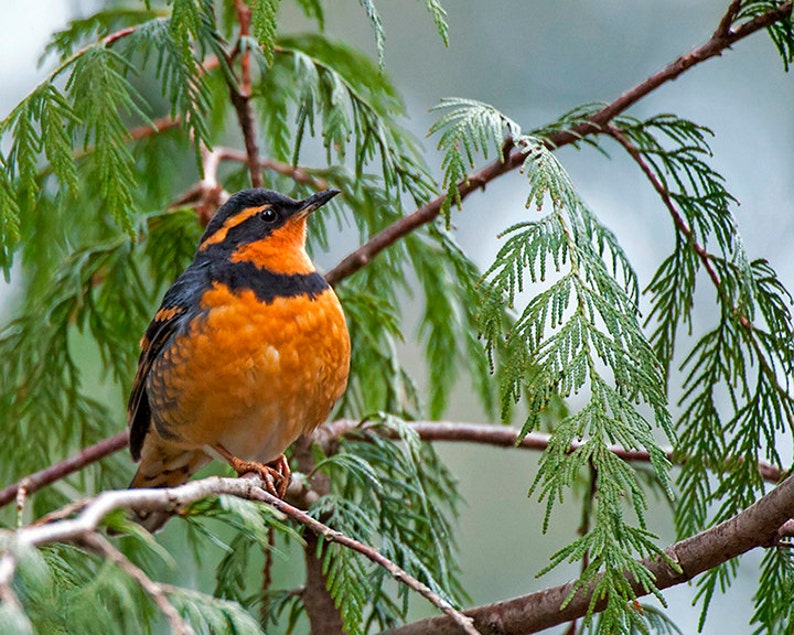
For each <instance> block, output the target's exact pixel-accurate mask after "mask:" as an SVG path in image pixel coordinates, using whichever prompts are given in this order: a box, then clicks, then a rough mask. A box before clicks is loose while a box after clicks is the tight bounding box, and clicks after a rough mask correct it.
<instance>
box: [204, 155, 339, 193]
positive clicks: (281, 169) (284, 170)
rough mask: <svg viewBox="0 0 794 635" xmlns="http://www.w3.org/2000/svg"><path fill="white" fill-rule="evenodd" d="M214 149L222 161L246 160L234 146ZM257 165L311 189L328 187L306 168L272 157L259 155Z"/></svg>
mask: <svg viewBox="0 0 794 635" xmlns="http://www.w3.org/2000/svg"><path fill="white" fill-rule="evenodd" d="M214 150H215V152H217V153H218V155H219V157H220V159H221V160H222V161H237V162H240V163H246V162H247V160H248V156H247V154H246V153H244V152H241V151H240V150H236V149H234V148H227V147H222V146H215V148H214ZM259 165H260V166H261V167H263V168H264V169H266V170H270V171H271V172H276V173H277V174H281V175H282V176H286V177H289V178H290V179H292V180H293V181H295V182H296V183H301V184H303V185H310V186H311V187H312V188H313V189H315V190H318V191H322V190H327V189H328V188H329V187H330V185H329V183H328V181H326V180H325V179H321V178H319V177H316V176H312V175H311V174H310V173H309V171H308V169H307V168H302V167H300V166H293V165H290V164H289V163H283V162H281V161H274V160H273V159H265V158H261V157H260V159H259Z"/></svg>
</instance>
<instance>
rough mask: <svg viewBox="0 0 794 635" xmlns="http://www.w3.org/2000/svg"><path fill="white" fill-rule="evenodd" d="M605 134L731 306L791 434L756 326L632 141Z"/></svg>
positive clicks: (618, 133) (791, 416) (614, 131)
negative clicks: (628, 160) (631, 163)
mask: <svg viewBox="0 0 794 635" xmlns="http://www.w3.org/2000/svg"><path fill="white" fill-rule="evenodd" d="M606 132H607V134H609V135H610V136H611V137H612V138H614V139H615V140H616V141H617V142H618V143H619V144H620V145H621V146H623V148H624V149H625V150H626V152H627V153H628V154H629V156H630V157H631V158H632V159H633V160H634V162H635V163H636V164H637V165H638V166H639V168H640V170H642V173H643V174H644V175H645V177H646V178H647V179H648V181H649V182H650V184H651V185H652V186H653V189H654V190H656V192H657V193H658V194H659V196H660V198H661V199H662V201H663V202H664V205H665V207H666V208H667V210H668V211H669V212H670V216H671V217H672V219H673V224H674V225H675V227H676V229H677V230H678V231H679V232H681V233H682V234H683V235H684V237H685V238H686V240H687V241H688V242H689V244H690V245H691V246H692V249H693V250H694V251H695V253H696V254H697V257H698V259H699V260H700V263H701V265H702V266H703V268H704V269H705V270H706V273H707V274H708V276H709V279H710V280H711V283H712V284H713V285H714V288H715V289H716V290H717V293H718V294H719V296H720V297H721V298H722V300H723V301H724V302H725V303H726V305H728V306H730V308H731V311H732V312H733V314H734V315H735V316H736V319H737V320H738V322H739V324H740V325H741V327H742V328H743V329H744V331H745V333H746V334H747V339H748V341H749V342H750V344H751V346H752V347H753V350H754V351H755V354H756V358H757V359H758V363H759V364H760V366H761V369H762V371H763V372H764V374H765V375H766V377H767V378H768V379H769V382H770V383H771V384H772V385H773V386H774V387H775V389H776V390H777V392H778V393H779V394H780V395H781V396H783V397H784V401H783V412H784V413H785V416H786V419H787V420H788V424H789V428H790V429H791V430H793V431H794V412H792V409H791V407H790V406H789V405H788V401H787V399H785V397H786V395H787V394H788V391H787V390H786V388H784V387H783V386H781V385H780V381H779V380H778V377H777V373H776V372H775V370H774V368H772V367H771V366H770V365H769V363H768V361H767V359H766V356H765V355H764V352H763V351H762V350H761V345H760V343H759V342H758V337H757V335H756V332H755V331H756V327H755V325H754V324H753V322H752V321H751V320H750V318H749V317H747V315H746V313H744V312H743V311H741V310H740V308H739V307H738V306H736V305H735V304H734V303H733V301H732V300H731V298H730V297H729V296H728V295H727V293H726V291H725V287H724V285H723V284H722V281H721V280H720V277H719V274H718V273H717V271H716V269H715V268H714V264H713V263H712V257H711V255H710V254H709V253H708V251H707V250H706V248H705V247H704V246H703V245H701V244H700V243H699V242H698V241H697V240H696V239H695V234H694V232H693V231H692V228H691V227H690V226H689V224H688V223H687V222H686V220H685V219H684V217H683V215H682V214H681V212H680V211H679V210H678V208H677V207H676V205H675V203H674V202H673V198H672V196H671V195H670V192H668V191H667V190H666V189H665V187H664V185H662V183H661V181H660V180H659V179H658V177H657V176H656V174H654V172H653V170H652V169H651V166H650V165H648V162H647V161H645V159H644V158H643V156H642V153H641V152H640V151H639V149H638V148H637V147H636V146H635V145H634V144H633V143H632V142H631V139H629V138H628V137H627V136H626V135H625V134H624V132H623V131H622V130H621V129H620V128H618V127H617V126H613V125H611V124H610V125H608V126H607V127H606Z"/></svg>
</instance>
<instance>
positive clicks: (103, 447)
mask: <svg viewBox="0 0 794 635" xmlns="http://www.w3.org/2000/svg"><path fill="white" fill-rule="evenodd" d="M128 439H129V433H128V432H127V431H124V432H119V433H118V434H116V435H114V436H112V437H110V438H107V439H103V440H102V441H100V442H98V443H95V444H94V445H90V446H88V447H87V448H85V449H83V450H80V452H78V453H77V454H75V455H73V456H70V457H69V458H67V459H64V460H63V461H59V462H58V463H56V464H55V465H51V466H49V467H46V468H44V469H43V470H39V471H38V472H34V473H33V474H30V475H28V476H26V477H24V478H22V479H20V480H19V481H17V482H16V483H13V484H11V485H9V486H8V487H6V488H4V489H3V490H0V507H3V506H5V505H8V503H10V502H11V501H13V500H14V499H15V498H16V495H17V492H18V491H19V488H20V486H22V485H23V484H24V485H25V487H26V491H27V494H28V495H30V494H33V493H34V492H37V491H39V490H40V489H41V488H42V487H46V486H47V485H50V484H52V483H54V482H55V481H59V480H61V479H62V478H65V477H67V476H69V475H70V474H73V473H74V472H77V471H78V470H81V469H83V468H84V467H85V466H87V465H91V464H92V463H96V462H97V461H99V460H100V459H104V458H105V457H106V456H110V455H111V454H113V453H115V452H118V451H119V450H121V449H123V448H126V447H127V442H128Z"/></svg>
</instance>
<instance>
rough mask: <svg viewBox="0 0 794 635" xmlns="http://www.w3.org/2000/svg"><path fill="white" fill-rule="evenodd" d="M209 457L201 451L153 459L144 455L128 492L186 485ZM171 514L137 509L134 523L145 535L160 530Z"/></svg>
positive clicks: (183, 451)
mask: <svg viewBox="0 0 794 635" xmlns="http://www.w3.org/2000/svg"><path fill="white" fill-rule="evenodd" d="M209 461H210V457H209V456H207V455H206V454H205V453H204V452H201V451H200V450H194V451H185V450H179V451H176V452H165V451H163V450H161V451H160V452H158V453H156V457H149V456H146V455H144V456H143V458H142V459H141V464H140V465H139V466H138V471H137V472H135V476H134V477H133V478H132V482H131V483H130V489H133V488H146V487H157V488H159V487H176V486H177V485H182V484H183V483H185V482H187V480H188V479H189V478H190V477H191V476H193V474H195V473H196V472H197V471H198V470H199V469H201V468H202V467H204V466H205V465H206V464H207V463H209ZM172 515H173V514H172V513H171V512H168V511H160V510H146V509H139V510H137V511H135V512H133V520H134V521H135V522H137V523H139V524H140V525H142V526H143V528H144V529H146V530H147V531H148V532H151V533H154V532H155V531H158V530H159V529H161V528H162V526H163V525H165V523H166V522H167V521H168V519H169V518H171V516H172Z"/></svg>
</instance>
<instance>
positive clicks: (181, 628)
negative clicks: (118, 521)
mask: <svg viewBox="0 0 794 635" xmlns="http://www.w3.org/2000/svg"><path fill="white" fill-rule="evenodd" d="M80 544H81V545H82V546H85V547H86V548H87V549H89V550H90V551H93V552H94V553H96V554H97V555H99V556H101V557H102V558H104V559H106V560H109V561H110V562H112V563H113V564H115V565H116V566H117V567H118V568H119V569H121V570H122V571H123V572H124V573H126V574H127V575H128V576H130V577H131V578H132V579H133V580H135V581H136V582H137V583H138V585H139V586H140V587H141V588H142V589H143V590H144V591H145V592H146V593H147V595H149V597H151V598H152V601H153V602H154V603H155V604H156V605H157V608H158V609H160V612H161V613H162V614H163V615H165V617H166V619H167V620H168V624H169V625H170V627H171V633H172V634H174V635H195V631H194V630H193V628H192V627H191V626H190V624H188V623H187V622H186V621H185V620H184V619H183V618H182V616H181V615H180V614H179V611H177V610H176V607H175V606H174V605H173V604H171V602H170V601H169V600H168V596H167V595H166V592H165V590H164V589H163V587H162V586H161V585H160V584H159V583H157V582H155V581H154V580H152V579H151V578H150V577H149V576H148V575H146V573H145V572H144V571H143V569H141V568H139V567H137V566H136V565H135V564H133V563H132V562H131V561H130V560H129V559H128V558H127V557H126V556H125V555H124V554H123V553H121V552H120V551H119V550H118V549H116V548H115V547H114V546H113V545H112V544H110V542H108V540H107V538H105V537H104V536H102V535H101V534H98V533H91V534H88V535H86V536H85V537H84V538H83V539H82V540H81V541H80Z"/></svg>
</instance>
